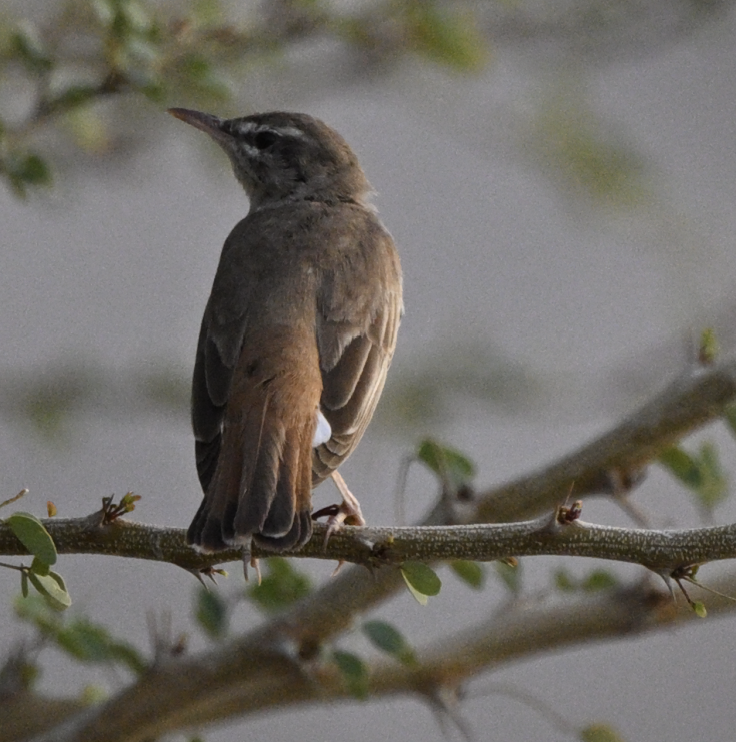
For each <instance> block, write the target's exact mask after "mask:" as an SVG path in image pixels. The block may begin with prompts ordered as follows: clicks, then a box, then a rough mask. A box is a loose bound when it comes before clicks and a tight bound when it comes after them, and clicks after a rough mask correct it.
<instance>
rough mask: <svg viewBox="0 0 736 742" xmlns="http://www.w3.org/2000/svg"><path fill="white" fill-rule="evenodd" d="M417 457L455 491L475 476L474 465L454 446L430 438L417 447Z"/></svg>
mask: <svg viewBox="0 0 736 742" xmlns="http://www.w3.org/2000/svg"><path fill="white" fill-rule="evenodd" d="M417 458H418V459H419V460H420V461H421V462H422V463H424V464H425V465H426V466H428V467H429V468H430V469H431V470H432V471H433V472H434V473H435V474H436V475H437V476H438V477H439V478H440V479H441V480H442V482H443V484H445V485H447V486H450V487H452V488H453V490H455V491H457V490H459V489H460V488H461V487H463V486H467V485H468V484H469V483H470V482H471V480H472V479H473V477H475V465H474V464H473V462H472V461H470V459H468V458H467V457H466V456H464V455H463V454H462V453H460V451H458V450H457V449H455V448H450V447H448V446H443V445H441V444H440V443H438V442H437V441H435V440H432V439H431V438H427V439H425V440H423V441H422V442H421V443H420V444H419V446H418V448H417Z"/></svg>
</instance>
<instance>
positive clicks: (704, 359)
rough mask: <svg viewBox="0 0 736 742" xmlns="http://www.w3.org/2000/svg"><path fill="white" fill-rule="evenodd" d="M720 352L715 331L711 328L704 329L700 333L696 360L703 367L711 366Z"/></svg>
mask: <svg viewBox="0 0 736 742" xmlns="http://www.w3.org/2000/svg"><path fill="white" fill-rule="evenodd" d="M720 350H721V349H720V347H719V343H718V338H717V337H716V331H715V330H714V329H713V328H712V327H706V328H705V329H704V330H703V332H701V333H700V348H699V349H698V360H699V361H700V363H702V364H703V365H704V366H711V365H713V364H714V363H715V362H716V360H717V358H718V354H719V353H720Z"/></svg>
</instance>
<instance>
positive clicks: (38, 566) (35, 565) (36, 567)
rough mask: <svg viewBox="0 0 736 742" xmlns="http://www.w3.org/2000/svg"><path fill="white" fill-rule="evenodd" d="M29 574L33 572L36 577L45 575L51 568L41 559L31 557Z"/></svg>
mask: <svg viewBox="0 0 736 742" xmlns="http://www.w3.org/2000/svg"><path fill="white" fill-rule="evenodd" d="M31 572H34V573H35V574H37V575H47V574H49V573H50V572H51V567H50V566H49V565H48V564H46V562H44V561H43V559H39V558H38V557H33V561H32V562H31Z"/></svg>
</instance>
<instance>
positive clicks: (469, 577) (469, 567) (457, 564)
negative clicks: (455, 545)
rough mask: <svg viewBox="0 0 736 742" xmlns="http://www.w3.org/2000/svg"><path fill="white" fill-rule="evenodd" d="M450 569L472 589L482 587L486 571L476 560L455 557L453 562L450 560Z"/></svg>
mask: <svg viewBox="0 0 736 742" xmlns="http://www.w3.org/2000/svg"><path fill="white" fill-rule="evenodd" d="M450 569H452V571H453V572H454V573H455V574H456V575H457V576H458V577H459V578H460V579H461V580H462V581H463V582H464V583H466V584H467V585H470V587H472V588H473V589H474V590H480V589H482V587H483V585H484V584H485V581H486V573H485V571H484V569H483V566H482V565H480V564H478V562H469V561H466V560H464V559H456V560H455V561H454V562H450Z"/></svg>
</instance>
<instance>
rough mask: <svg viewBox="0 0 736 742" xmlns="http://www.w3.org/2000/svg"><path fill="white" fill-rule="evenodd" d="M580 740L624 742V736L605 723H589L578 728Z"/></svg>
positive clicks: (585, 741)
mask: <svg viewBox="0 0 736 742" xmlns="http://www.w3.org/2000/svg"><path fill="white" fill-rule="evenodd" d="M580 739H581V741H582V742H624V738H623V737H622V736H621V735H620V734H619V733H618V732H617V731H616V730H615V729H614V728H613V727H610V726H608V725H607V724H590V725H589V726H587V727H584V728H583V729H581V730H580Z"/></svg>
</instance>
